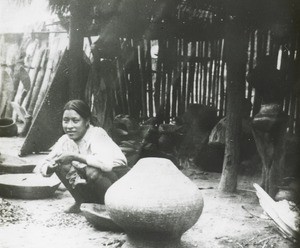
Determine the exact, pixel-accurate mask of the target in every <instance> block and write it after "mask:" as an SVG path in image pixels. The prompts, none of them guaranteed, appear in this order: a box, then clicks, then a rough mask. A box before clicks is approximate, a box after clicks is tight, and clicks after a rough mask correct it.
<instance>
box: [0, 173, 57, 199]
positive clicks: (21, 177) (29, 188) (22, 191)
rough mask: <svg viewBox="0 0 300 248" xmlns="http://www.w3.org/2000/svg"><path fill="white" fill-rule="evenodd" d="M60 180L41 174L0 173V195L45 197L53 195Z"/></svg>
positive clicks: (29, 197)
mask: <svg viewBox="0 0 300 248" xmlns="http://www.w3.org/2000/svg"><path fill="white" fill-rule="evenodd" d="M59 184H60V181H59V180H58V179H57V178H54V177H43V176H42V175H40V174H34V173H26V174H4V175H0V196H2V197H5V198H17V199H43V198H48V197H51V196H53V194H54V192H55V191H56V190H57V189H58V186H59Z"/></svg>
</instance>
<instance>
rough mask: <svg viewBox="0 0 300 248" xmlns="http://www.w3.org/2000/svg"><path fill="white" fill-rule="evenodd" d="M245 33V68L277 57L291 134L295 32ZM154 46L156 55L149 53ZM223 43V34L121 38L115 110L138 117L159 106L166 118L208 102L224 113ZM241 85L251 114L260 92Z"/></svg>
mask: <svg viewBox="0 0 300 248" xmlns="http://www.w3.org/2000/svg"><path fill="white" fill-rule="evenodd" d="M248 35H249V44H248V62H247V73H248V72H249V71H251V70H252V69H253V68H254V67H255V66H256V64H257V61H258V60H259V59H260V58H261V57H262V56H265V55H272V56H275V58H276V57H277V67H278V69H281V70H283V71H284V72H285V74H286V75H285V80H286V83H288V84H290V85H292V87H291V88H290V94H289V95H288V96H287V97H286V98H285V100H284V102H283V103H282V107H283V110H284V111H285V112H286V113H288V114H289V116H290V122H289V127H288V130H289V132H292V133H295V132H296V130H299V116H300V113H299V111H300V110H299V107H297V106H299V98H297V91H296V90H295V89H296V83H297V78H296V77H295V71H293V70H292V69H291V68H295V66H296V65H297V63H298V65H299V61H300V57H299V51H300V45H299V33H293V34H291V35H289V36H288V37H281V38H279V37H278V36H276V35H274V34H273V33H271V31H270V30H255V31H253V32H251V33H249V34H248ZM156 45H157V47H158V51H157V56H155V55H154V56H153V48H154V47H155V46H156ZM224 45H225V44H224V39H216V40H201V41H195V40H194V41H190V40H185V39H176V38H173V39H159V40H155V41H153V40H152V41H150V40H135V39H127V40H126V39H124V40H122V46H121V47H122V54H123V56H121V58H119V59H118V60H117V62H116V66H117V68H118V82H117V85H118V86H117V89H116V92H115V110H116V114H118V113H126V114H129V115H131V116H133V117H135V118H138V119H140V120H144V119H146V118H148V117H152V116H155V115H156V113H157V111H158V110H159V109H160V110H161V109H163V111H164V115H165V121H166V122H169V121H170V119H171V118H174V117H177V116H179V115H181V114H182V113H183V112H184V111H185V110H186V109H187V107H188V106H189V105H190V104H193V103H199V104H205V105H209V106H214V107H216V108H217V110H218V116H219V117H223V116H225V115H226V83H227V80H226V71H227V70H226V58H225V57H224ZM151 49H152V50H151ZM151 53H152V55H151ZM298 80H299V79H298ZM245 84H246V87H245V89H246V90H245V98H247V99H249V100H251V102H252V111H251V115H252V116H253V115H254V114H255V113H257V112H258V110H259V108H260V104H261V97H260V96H259V95H258V94H255V90H254V89H252V87H251V86H250V85H249V84H248V83H247V82H245ZM296 125H298V126H296ZM297 128H298V129H297Z"/></svg>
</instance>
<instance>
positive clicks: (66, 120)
mask: <svg viewBox="0 0 300 248" xmlns="http://www.w3.org/2000/svg"><path fill="white" fill-rule="evenodd" d="M62 126H63V129H64V132H65V133H66V134H67V135H68V136H69V138H70V139H72V140H74V141H77V140H80V139H81V138H82V137H83V136H84V135H85V133H86V131H87V129H88V127H89V120H86V119H84V118H82V117H81V116H80V115H79V114H78V113H77V112H76V111H75V110H72V109H70V110H65V111H64V114H63V120H62Z"/></svg>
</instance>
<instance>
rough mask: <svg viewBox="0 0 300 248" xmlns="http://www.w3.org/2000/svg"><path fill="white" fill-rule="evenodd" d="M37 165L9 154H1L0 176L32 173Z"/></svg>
mask: <svg viewBox="0 0 300 248" xmlns="http://www.w3.org/2000/svg"><path fill="white" fill-rule="evenodd" d="M34 167H35V165H34V164H32V163H28V162H27V161H26V160H24V159H21V158H19V157H16V156H11V155H8V154H0V174H3V173H31V172H32V171H33V169H34Z"/></svg>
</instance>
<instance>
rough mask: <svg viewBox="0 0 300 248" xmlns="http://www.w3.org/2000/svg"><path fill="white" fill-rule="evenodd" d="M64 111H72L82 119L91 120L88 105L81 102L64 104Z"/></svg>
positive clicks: (73, 101) (75, 101)
mask: <svg viewBox="0 0 300 248" xmlns="http://www.w3.org/2000/svg"><path fill="white" fill-rule="evenodd" d="M65 110H74V111H76V112H77V113H78V114H79V115H80V116H81V117H82V118H84V119H91V110H90V107H89V105H87V104H86V103H85V102H84V101H82V100H71V101H69V102H67V103H66V105H65V107H64V111H65Z"/></svg>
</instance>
